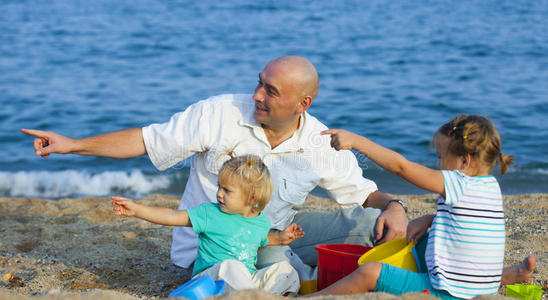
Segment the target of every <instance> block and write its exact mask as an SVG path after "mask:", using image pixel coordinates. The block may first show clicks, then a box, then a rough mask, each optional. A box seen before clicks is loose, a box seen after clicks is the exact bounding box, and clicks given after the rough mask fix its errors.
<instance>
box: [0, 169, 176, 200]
mask: <svg viewBox="0 0 548 300" xmlns="http://www.w3.org/2000/svg"><path fill="white" fill-rule="evenodd" d="M169 183H170V179H169V177H168V176H167V175H154V176H148V175H145V174H143V172H141V171H139V170H133V171H130V172H123V171H106V172H102V173H95V174H93V173H90V172H87V171H75V170H66V171H56V172H50V171H19V172H0V195H4V196H8V197H40V198H60V197H69V196H106V195H110V194H126V195H127V194H129V195H142V194H147V193H151V192H154V191H156V190H158V189H163V188H166V187H168V186H169Z"/></svg>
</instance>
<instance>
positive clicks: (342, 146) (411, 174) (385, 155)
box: [322, 129, 445, 195]
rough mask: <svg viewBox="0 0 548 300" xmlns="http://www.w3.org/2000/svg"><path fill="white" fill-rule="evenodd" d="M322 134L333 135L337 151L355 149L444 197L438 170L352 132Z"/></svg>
mask: <svg viewBox="0 0 548 300" xmlns="http://www.w3.org/2000/svg"><path fill="white" fill-rule="evenodd" d="M322 134H330V135H331V146H332V147H333V148H335V149H336V150H351V149H355V150H357V151H359V152H360V153H361V154H363V155H364V156H366V157H368V158H369V159H371V160H372V161H373V162H375V163H376V164H377V165H379V166H381V167H382V168H383V169H386V170H388V171H389V172H391V173H393V174H395V175H398V176H400V177H402V178H404V179H405V180H407V181H409V182H411V183H412V184H414V185H416V186H418V187H420V188H422V189H425V190H428V191H431V192H434V193H438V194H440V195H444V193H445V186H444V182H443V175H442V174H441V172H440V171H438V170H433V169H430V168H427V167H425V166H422V165H419V164H417V163H414V162H411V161H408V160H407V159H405V157H403V156H402V155H401V154H399V153H396V152H394V151H392V150H390V149H388V148H385V147H383V146H381V145H378V144H375V143H373V142H372V141H370V140H369V139H367V138H365V137H363V136H360V135H357V134H355V133H352V132H350V131H346V130H342V129H329V130H325V131H323V132H322Z"/></svg>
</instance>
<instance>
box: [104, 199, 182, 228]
mask: <svg viewBox="0 0 548 300" xmlns="http://www.w3.org/2000/svg"><path fill="white" fill-rule="evenodd" d="M111 199H112V205H113V206H114V208H113V209H114V214H115V215H117V216H128V217H137V218H140V219H143V220H146V221H149V222H152V223H156V224H161V225H170V226H192V224H191V223H190V218H189V217H188V213H187V211H186V210H174V209H169V208H163V207H150V206H145V205H141V204H137V203H135V202H133V201H132V200H131V199H128V198H124V197H115V196H113V197H111Z"/></svg>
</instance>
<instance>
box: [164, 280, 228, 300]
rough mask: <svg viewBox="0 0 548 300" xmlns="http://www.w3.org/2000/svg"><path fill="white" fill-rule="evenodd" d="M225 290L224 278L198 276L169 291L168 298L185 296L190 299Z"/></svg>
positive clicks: (217, 293)
mask: <svg viewBox="0 0 548 300" xmlns="http://www.w3.org/2000/svg"><path fill="white" fill-rule="evenodd" d="M224 291H225V282H224V280H215V281H213V279H212V278H211V277H210V276H209V275H204V276H199V277H196V278H193V279H191V280H190V281H188V282H186V283H185V284H183V285H181V286H180V287H178V288H176V289H175V290H173V292H171V293H170V294H169V296H168V298H175V297H185V298H188V299H192V300H200V299H203V298H207V297H211V296H214V295H219V294H222V293H224Z"/></svg>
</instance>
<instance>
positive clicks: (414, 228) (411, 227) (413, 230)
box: [407, 215, 433, 243]
mask: <svg viewBox="0 0 548 300" xmlns="http://www.w3.org/2000/svg"><path fill="white" fill-rule="evenodd" d="M432 219H433V217H432V216H431V215H426V216H422V217H419V218H416V219H413V220H411V221H409V224H408V225H407V243H409V242H411V241H414V242H415V243H416V242H417V241H418V240H419V239H420V238H421V237H422V236H423V235H424V234H425V233H426V231H428V228H429V227H430V225H432Z"/></svg>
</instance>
